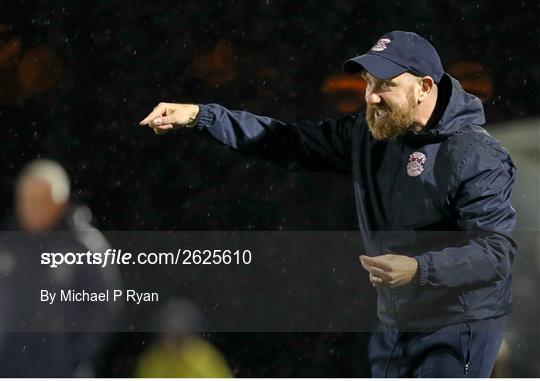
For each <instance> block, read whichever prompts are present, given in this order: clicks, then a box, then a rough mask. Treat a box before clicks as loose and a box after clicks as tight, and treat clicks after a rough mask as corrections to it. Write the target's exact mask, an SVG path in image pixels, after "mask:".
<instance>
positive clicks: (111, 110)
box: [0, 0, 540, 376]
mask: <svg viewBox="0 0 540 381" xmlns="http://www.w3.org/2000/svg"><path fill="white" fill-rule="evenodd" d="M539 16H540V12H539V4H538V3H537V2H535V1H513V2H509V1H472V2H463V1H427V0H415V1H407V2H405V1H377V2H373V1H343V0H340V1H333V2H331V3H330V2H325V1H271V0H269V1H253V2H252V1H244V2H239V1H190V2H187V1H181V2H173V1H170V2H157V1H151V2H128V1H116V2H112V1H77V2H72V1H63V2H62V1H56V2H32V1H3V2H2V5H1V6H0V24H1V25H3V27H2V29H0V41H1V42H2V43H5V42H9V41H11V40H13V39H14V38H18V39H19V41H20V53H19V59H17V58H15V62H14V63H13V64H12V65H11V66H10V64H4V65H3V66H2V67H0V82H1V83H0V95H1V97H0V98H1V101H2V104H1V107H2V108H1V111H0V142H2V148H1V150H0V162H1V163H2V176H1V177H0V182H1V183H0V189H1V191H0V205H1V206H2V208H1V211H0V213H2V217H3V218H4V219H7V218H8V216H9V215H10V214H11V210H12V203H13V202H12V200H13V182H14V180H15V178H16V175H17V173H18V172H19V171H20V169H21V168H22V166H23V165H24V164H25V163H26V162H28V161H29V160H31V159H33V158H36V157H45V158H51V159H55V160H57V161H59V162H60V163H61V164H62V165H64V166H65V168H66V169H67V171H68V173H69V175H70V177H71V180H72V195H73V200H74V202H76V203H83V204H87V205H89V206H90V207H91V209H92V211H93V215H94V218H93V222H94V224H95V225H96V226H97V227H98V228H100V229H101V230H103V231H107V230H236V229H240V230H276V229H286V230H341V229H347V230H352V229H354V228H355V224H356V221H355V212H354V204H353V198H352V192H351V190H352V186H351V185H352V184H351V181H350V179H348V178H343V177H340V176H337V175H336V176H331V175H321V174H312V173H302V172H289V171H286V170H284V169H281V168H277V167H275V166H273V165H272V164H268V163H264V162H260V161H257V160H254V159H251V158H246V157H242V156H241V155H239V154H237V153H232V152H231V151H230V150H228V149H227V148H224V147H222V146H220V145H219V144H218V143H216V142H214V141H212V140H211V139H210V138H207V137H205V136H203V135H204V133H203V132H193V131H189V132H183V131H181V132H178V133H174V134H168V135H165V136H156V135H154V133H153V132H152V131H151V130H148V129H143V128H141V127H139V126H138V122H139V121H140V120H141V119H142V118H143V117H144V116H146V114H147V113H148V112H150V111H151V109H152V108H153V107H154V106H155V105H156V104H157V103H158V102H160V101H166V102H195V103H211V102H216V103H220V104H223V105H225V106H228V107H230V108H236V109H247V110H250V111H253V112H257V113H260V114H264V115H268V116H273V117H275V118H277V119H281V120H284V121H293V120H300V119H318V118H323V117H335V116H339V115H340V114H341V113H342V111H343V110H342V108H340V106H339V105H340V102H341V101H342V99H343V98H347V99H348V97H349V98H350V97H351V92H350V90H344V91H343V92H342V93H339V92H338V93H332V92H331V91H329V90H328V89H327V88H326V89H325V81H326V80H328V79H331V78H336V76H338V77H337V78H342V77H339V76H340V71H341V65H342V62H343V61H344V60H345V59H347V58H350V57H352V56H354V55H356V54H357V53H362V52H364V51H366V50H367V49H369V47H371V45H372V44H373V43H374V42H375V41H376V40H377V38H378V37H379V36H380V35H382V34H383V33H385V32H387V31H391V30H396V29H400V30H410V31H415V32H417V33H419V34H421V35H423V36H424V37H426V38H427V39H428V40H430V41H431V42H432V43H433V44H434V46H435V47H436V48H437V50H438V51H439V54H440V56H441V59H442V61H443V63H444V65H445V67H446V68H447V70H450V68H452V67H453V68H454V69H455V68H456V67H458V68H459V67H463V65H465V67H472V68H473V69H469V70H468V72H467V73H466V74H463V73H462V72H460V71H459V70H458V69H455V72H456V73H457V74H459V73H461V76H462V78H460V79H463V81H462V83H464V86H465V85H467V86H469V89H470V91H472V92H475V91H477V92H478V95H481V96H482V97H483V98H484V99H485V103H484V106H485V109H486V114H487V117H488V120H489V122H490V123H491V122H501V121H507V120H515V119H521V118H529V117H532V116H537V115H538V113H539V111H538V104H540V99H539V98H540V95H539V93H538V91H537V89H538V85H539V83H540V53H539V52H540V50H539V48H540V38H539V37H540V30H539V28H540V27H539V24H538V20H539ZM38 47H46V48H48V49H49V51H52V52H54V53H53V54H52V57H53V58H50V59H49V60H48V61H47V62H46V64H45V66H46V68H45V69H43V71H44V73H45V74H42V76H43V77H45V79H47V78H49V79H50V81H51V85H50V86H45V85H44V86H42V88H41V89H38V87H39V86H37V85H35V86H34V87H33V88H32V86H30V87H29V86H28V85H27V86H26V89H24V90H21V85H20V84H18V83H17V79H16V76H17V75H18V74H17V73H18V72H17V70H19V69H17V68H16V67H17V65H18V64H19V63H20V62H21V61H22V57H23V56H24V54H25V52H30V51H32V50H33V49H36V48H38ZM49 57H51V56H49ZM467 63H468V65H469V66H467ZM453 65H454V66H453ZM456 65H457V66H456ZM460 65H461V66H460ZM38 71H39V70H38ZM31 73H32V72H31ZM51 73H52V74H51ZM457 74H456V75H457ZM458 78H459V75H458ZM36 81H37V82H38V83H39V81H38V80H36ZM45 82H46V81H45ZM467 86H466V87H467ZM23 87H24V86H23ZM44 87H46V89H43V88H44ZM353 98H354V97H353ZM359 106H361V103H359ZM488 127H489V124H488ZM366 287H367V285H366ZM209 338H210V339H211V340H212V341H213V342H214V343H216V345H217V346H218V347H219V348H220V349H221V350H222V351H223V352H224V353H225V355H226V357H227V359H228V360H229V361H230V363H231V365H232V367H233V369H234V371H235V374H236V375H238V376H369V370H368V369H367V367H366V355H365V343H366V336H365V335H363V334H342V333H336V334H316V333H310V334H300V333H295V334H285V333H284V334H262V333H259V334H245V333H244V334H234V333H230V334H209ZM146 342H147V340H146V336H145V335H135V334H118V335H116V336H115V337H113V338H112V341H111V344H110V346H109V353H108V355H107V356H105V357H103V359H102V361H101V363H100V364H99V369H100V373H99V374H100V375H104V376H123V375H124V376H125V375H130V371H131V365H132V363H133V361H134V358H135V354H136V353H137V352H139V351H140V350H142V348H143V347H144V343H146Z"/></svg>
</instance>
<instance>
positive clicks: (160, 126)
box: [139, 103, 199, 134]
mask: <svg viewBox="0 0 540 381" xmlns="http://www.w3.org/2000/svg"><path fill="white" fill-rule="evenodd" d="M198 115H199V106H198V105H194V104H180V103H160V104H158V105H157V106H156V107H154V110H152V112H151V113H150V114H148V115H147V116H146V118H144V119H143V120H141V121H140V122H139V124H140V125H141V126H148V127H150V128H153V129H154V131H155V133H156V134H163V133H166V132H168V131H171V130H173V129H176V128H180V127H193V126H194V125H195V124H196V122H197V117H198Z"/></svg>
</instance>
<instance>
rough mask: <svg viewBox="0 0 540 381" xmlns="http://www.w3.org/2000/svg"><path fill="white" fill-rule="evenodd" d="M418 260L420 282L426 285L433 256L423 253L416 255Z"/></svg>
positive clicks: (421, 284)
mask: <svg viewBox="0 0 540 381" xmlns="http://www.w3.org/2000/svg"><path fill="white" fill-rule="evenodd" d="M415 259H416V261H417V262H418V284H419V285H420V286H425V285H426V284H427V280H428V272H429V262H430V260H431V256H430V255H429V254H423V255H419V256H417V257H415Z"/></svg>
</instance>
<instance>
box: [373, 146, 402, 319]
mask: <svg viewBox="0 0 540 381" xmlns="http://www.w3.org/2000/svg"><path fill="white" fill-rule="evenodd" d="M403 146H404V140H403V139H401V144H400V150H401V152H400V153H401V155H403ZM404 163H405V159H403V160H402V161H401V163H400V165H399V167H398V169H397V171H396V175H395V176H394V181H393V182H392V185H391V186H390V197H391V201H390V223H389V225H388V226H387V228H386V230H385V231H384V233H383V234H382V236H381V238H380V240H379V253H381V252H382V249H383V247H382V245H383V242H384V239H385V238H386V236H387V235H388V233H389V232H390V230H392V226H393V225H394V202H395V199H394V188H395V186H396V183H397V180H398V177H399V171H401V170H402V168H403V164H404ZM390 292H391V294H392V301H393V305H394V306H393V307H394V317H395V319H396V321H397V322H399V319H398V312H397V303H396V300H397V296H396V292H395V291H394V290H393V289H392V288H391V289H390ZM398 324H399V323H398Z"/></svg>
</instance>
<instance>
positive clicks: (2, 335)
mask: <svg viewBox="0 0 540 381" xmlns="http://www.w3.org/2000/svg"><path fill="white" fill-rule="evenodd" d="M69 196H70V182H69V178H68V175H67V173H66V171H65V170H64V168H62V166H60V165H59V164H58V163H56V162H54V161H52V160H43V159H38V160H35V161H32V162H30V163H29V164H27V165H26V166H25V167H24V168H23V170H22V171H21V173H20V175H19V177H18V179H17V182H16V189H15V197H16V202H15V214H16V215H15V216H14V217H15V218H13V219H12V220H11V221H9V222H8V223H7V228H8V230H9V231H6V232H5V234H4V237H3V239H2V241H1V242H0V245H1V246H0V282H1V286H2V287H1V291H0V307H1V310H2V319H1V320H2V321H1V322H0V376H3V377H73V376H92V374H93V366H92V361H93V360H94V359H95V357H96V355H97V354H98V353H100V351H101V349H102V347H103V345H104V344H105V339H106V335H105V334H103V333H96V332H105V331H107V330H109V329H111V327H112V325H113V321H114V319H115V317H116V315H117V313H118V312H119V308H120V306H121V305H120V304H114V303H107V304H103V303H102V304H92V303H84V302H56V303H55V304H53V305H49V304H47V303H41V302H40V290H41V289H43V288H46V289H51V290H56V291H59V290H61V289H76V290H87V291H91V290H92V289H103V288H115V287H116V288H117V287H119V284H120V278H119V273H118V269H117V268H115V267H114V266H109V267H107V268H105V269H102V268H100V267H98V266H91V265H87V266H86V265H81V266H59V267H57V268H50V267H48V266H44V265H42V264H41V263H40V254H41V252H42V251H54V252H69V251H71V252H85V251H87V250H91V251H101V250H106V249H107V248H108V243H107V241H106V240H105V238H104V237H103V235H102V234H101V233H100V232H99V231H97V229H95V228H94V227H93V226H92V225H91V224H90V220H91V212H90V210H89V209H88V208H87V207H85V206H74V205H71V204H70V201H69V199H70V197H69Z"/></svg>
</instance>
